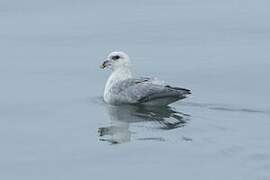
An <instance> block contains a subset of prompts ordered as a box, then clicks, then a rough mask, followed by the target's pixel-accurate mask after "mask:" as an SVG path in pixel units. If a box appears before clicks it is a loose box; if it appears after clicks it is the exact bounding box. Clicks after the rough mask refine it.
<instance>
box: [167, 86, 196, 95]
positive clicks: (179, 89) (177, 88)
mask: <svg viewBox="0 0 270 180" xmlns="http://www.w3.org/2000/svg"><path fill="white" fill-rule="evenodd" d="M165 87H167V88H170V89H174V90H177V91H183V92H184V94H191V90H190V89H186V88H180V87H172V86H169V85H167V86H165Z"/></svg>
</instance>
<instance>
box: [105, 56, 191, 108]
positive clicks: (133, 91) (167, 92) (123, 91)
mask: <svg viewBox="0 0 270 180" xmlns="http://www.w3.org/2000/svg"><path fill="white" fill-rule="evenodd" d="M115 56H117V57H118V58H115ZM112 59H115V60H112ZM108 64H109V65H108ZM106 66H111V69H112V70H113V71H112V73H111V75H110V77H109V78H108V80H107V83H106V86H105V90H104V95H103V97H104V101H105V102H107V103H108V104H112V105H121V104H140V105H148V106H167V105H169V104H171V103H173V102H175V101H178V100H180V99H184V98H186V96H187V95H188V94H191V92H190V90H188V89H184V88H178V87H172V86H169V85H165V84H164V83H161V82H160V81H157V80H156V79H153V78H133V77H132V73H131V69H130V63H129V57H128V56H127V55H126V54H125V53H123V52H113V53H111V54H110V55H109V56H108V60H106V61H105V62H104V63H103V65H102V67H103V68H105V67H106Z"/></svg>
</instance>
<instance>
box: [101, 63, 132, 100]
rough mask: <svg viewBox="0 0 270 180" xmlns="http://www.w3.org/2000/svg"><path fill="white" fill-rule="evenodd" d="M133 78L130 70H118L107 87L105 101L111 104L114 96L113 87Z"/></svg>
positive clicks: (107, 83)
mask: <svg viewBox="0 0 270 180" xmlns="http://www.w3.org/2000/svg"><path fill="white" fill-rule="evenodd" d="M131 77H132V75H131V71H130V69H129V68H119V69H117V70H114V71H113V72H112V74H111V75H110V77H109V78H108V80H107V82H106V85H105V90H104V94H103V98H104V101H105V102H107V103H111V102H112V101H113V96H114V94H113V92H112V91H111V90H112V87H113V85H114V84H115V83H118V82H120V81H123V80H126V79H128V78H131Z"/></svg>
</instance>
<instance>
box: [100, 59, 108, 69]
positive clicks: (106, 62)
mask: <svg viewBox="0 0 270 180" xmlns="http://www.w3.org/2000/svg"><path fill="white" fill-rule="evenodd" d="M110 65H111V64H110V61H109V60H105V61H104V62H103V63H102V64H101V65H100V66H99V67H100V68H101V69H105V68H106V67H107V66H110Z"/></svg>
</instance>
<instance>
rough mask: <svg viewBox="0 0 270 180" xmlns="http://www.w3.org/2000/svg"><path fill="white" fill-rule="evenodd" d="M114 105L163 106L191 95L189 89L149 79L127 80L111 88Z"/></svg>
mask: <svg viewBox="0 0 270 180" xmlns="http://www.w3.org/2000/svg"><path fill="white" fill-rule="evenodd" d="M111 94H112V95H113V96H114V104H123V103H131V104H143V105H155V106H164V105H168V104H171V103H173V102H175V101H178V100H180V99H184V98H186V96H187V95H188V94H191V92H190V90H189V89H184V88H179V87H172V86H168V85H163V84H160V83H157V82H156V81H155V80H154V79H151V78H140V79H133V78H129V79H126V80H124V81H120V82H117V83H115V84H114V85H113V87H112V88H111Z"/></svg>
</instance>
